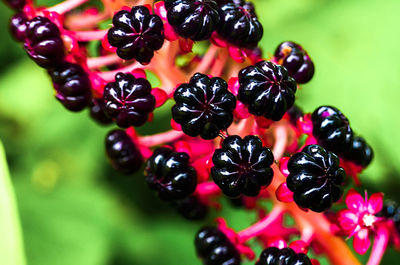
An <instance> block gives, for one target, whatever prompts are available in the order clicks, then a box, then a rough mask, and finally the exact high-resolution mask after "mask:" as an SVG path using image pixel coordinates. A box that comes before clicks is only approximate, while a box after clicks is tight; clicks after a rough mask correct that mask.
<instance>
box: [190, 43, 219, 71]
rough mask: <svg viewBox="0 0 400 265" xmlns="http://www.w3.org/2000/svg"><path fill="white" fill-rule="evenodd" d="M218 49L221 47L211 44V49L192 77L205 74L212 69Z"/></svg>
mask: <svg viewBox="0 0 400 265" xmlns="http://www.w3.org/2000/svg"><path fill="white" fill-rule="evenodd" d="M218 49H219V47H217V46H215V45H213V44H210V47H209V48H208V50H207V52H206V54H205V55H204V56H203V58H202V59H201V62H200V64H199V65H198V66H197V67H196V68H195V69H194V70H193V72H192V74H191V75H193V74H195V73H205V72H206V71H207V70H208V69H209V68H210V65H211V63H212V62H213V60H214V58H215V54H216V53H217V51H218Z"/></svg>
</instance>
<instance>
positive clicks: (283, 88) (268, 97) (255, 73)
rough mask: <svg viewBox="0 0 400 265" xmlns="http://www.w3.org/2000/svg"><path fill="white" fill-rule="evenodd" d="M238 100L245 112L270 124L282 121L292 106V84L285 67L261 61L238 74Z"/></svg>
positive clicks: (294, 90) (293, 96)
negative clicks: (261, 117) (246, 108)
mask: <svg viewBox="0 0 400 265" xmlns="http://www.w3.org/2000/svg"><path fill="white" fill-rule="evenodd" d="M239 84H240V87H239V93H238V100H240V101H241V102H243V103H244V104H245V105H247V107H248V109H249V112H250V113H251V114H254V115H256V116H264V117H265V118H267V119H270V120H273V121H279V120H280V119H282V117H283V115H284V114H285V112H286V111H287V110H288V109H289V108H291V107H292V106H293V104H294V100H295V93H296V88H297V85H296V82H295V80H294V79H293V78H292V77H290V76H289V75H288V72H287V70H286V68H285V67H283V66H280V65H276V64H274V63H272V62H269V61H261V62H258V63H256V64H255V65H254V66H248V67H246V68H244V69H242V70H241V71H240V72H239Z"/></svg>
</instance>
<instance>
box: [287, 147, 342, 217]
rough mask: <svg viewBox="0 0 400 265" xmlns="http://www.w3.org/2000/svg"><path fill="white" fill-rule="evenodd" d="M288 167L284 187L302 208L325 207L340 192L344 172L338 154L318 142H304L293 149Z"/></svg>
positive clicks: (319, 209) (320, 208)
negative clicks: (300, 148) (312, 143)
mask: <svg viewBox="0 0 400 265" xmlns="http://www.w3.org/2000/svg"><path fill="white" fill-rule="evenodd" d="M288 170H289V172H290V174H289V176H288V177H287V179H286V183H287V187H288V188H289V190H291V191H292V192H293V193H294V194H293V199H294V201H295V202H296V204H297V205H299V206H300V207H302V208H307V209H311V210H312V211H314V212H323V211H326V210H328V209H329V208H330V207H331V205H332V203H334V202H336V201H338V200H339V199H340V197H341V196H342V194H343V186H342V185H343V183H344V180H345V177H346V173H345V171H344V169H343V168H341V167H340V166H339V158H338V157H337V156H336V155H335V154H334V153H332V152H329V151H327V150H325V149H324V148H323V147H321V146H319V145H308V146H306V147H304V148H303V150H302V151H301V152H298V153H295V154H294V155H293V156H292V157H291V158H290V159H289V161H288Z"/></svg>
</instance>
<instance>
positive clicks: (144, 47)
mask: <svg viewBox="0 0 400 265" xmlns="http://www.w3.org/2000/svg"><path fill="white" fill-rule="evenodd" d="M113 25H114V27H112V28H111V29H110V30H109V31H108V35H107V37H108V41H109V43H110V44H111V45H112V46H114V47H117V54H118V56H119V57H121V58H122V59H125V60H130V59H136V60H137V61H138V62H139V63H141V64H148V63H150V61H151V59H152V58H153V56H154V51H156V50H159V49H160V48H161V47H162V45H163V43H164V25H163V22H162V20H161V18H160V17H159V16H157V15H151V14H150V12H149V10H148V9H147V8H146V7H145V6H135V7H133V8H132V10H131V11H130V12H129V11H126V10H121V11H119V12H118V13H116V14H115V15H114V17H113Z"/></svg>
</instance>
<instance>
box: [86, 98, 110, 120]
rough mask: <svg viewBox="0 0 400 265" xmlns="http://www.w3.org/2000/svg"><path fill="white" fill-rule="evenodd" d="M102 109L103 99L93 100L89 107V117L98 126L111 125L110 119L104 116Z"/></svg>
mask: <svg viewBox="0 0 400 265" xmlns="http://www.w3.org/2000/svg"><path fill="white" fill-rule="evenodd" d="M104 108H105V105H104V100H103V99H93V100H92V103H91V105H90V117H92V119H93V120H95V121H96V122H97V123H99V124H102V125H107V124H110V123H112V119H111V118H110V117H108V116H107V115H106V114H105V112H104Z"/></svg>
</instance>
